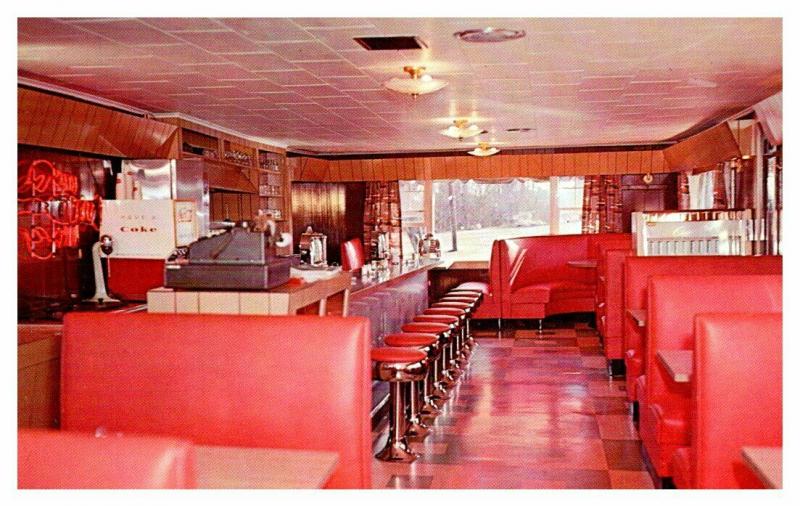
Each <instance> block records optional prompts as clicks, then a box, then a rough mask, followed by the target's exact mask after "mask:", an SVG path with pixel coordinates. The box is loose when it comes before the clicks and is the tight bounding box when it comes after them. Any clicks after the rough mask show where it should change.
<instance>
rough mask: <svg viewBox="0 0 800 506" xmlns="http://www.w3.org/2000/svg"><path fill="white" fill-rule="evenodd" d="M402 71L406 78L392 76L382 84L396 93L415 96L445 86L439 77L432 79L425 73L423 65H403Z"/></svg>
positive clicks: (445, 82) (444, 82)
mask: <svg viewBox="0 0 800 506" xmlns="http://www.w3.org/2000/svg"><path fill="white" fill-rule="evenodd" d="M403 72H405V73H407V74H408V75H409V77H408V78H399V77H393V78H391V79H389V80H388V81H386V82H385V83H383V85H384V86H385V87H386V88H388V89H390V90H392V91H396V92H398V93H405V94H406V95H411V96H412V97H413V98H417V97H418V96H420V95H425V94H426V93H433V92H434V91H439V90H441V89H442V88H444V87H445V86H447V81H443V80H441V79H434V78H433V77H431V76H430V75H429V74H426V73H425V67H411V66H406V67H403Z"/></svg>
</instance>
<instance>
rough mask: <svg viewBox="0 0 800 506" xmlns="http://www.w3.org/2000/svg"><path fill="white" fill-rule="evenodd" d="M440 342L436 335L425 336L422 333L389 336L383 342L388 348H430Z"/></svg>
mask: <svg viewBox="0 0 800 506" xmlns="http://www.w3.org/2000/svg"><path fill="white" fill-rule="evenodd" d="M438 341H439V339H438V338H437V337H436V334H423V333H421V332H403V333H399V334H389V335H387V336H386V337H384V338H383V342H384V343H386V345H387V346H430V345H432V344H435V343H437V342H438ZM378 349H379V348H378Z"/></svg>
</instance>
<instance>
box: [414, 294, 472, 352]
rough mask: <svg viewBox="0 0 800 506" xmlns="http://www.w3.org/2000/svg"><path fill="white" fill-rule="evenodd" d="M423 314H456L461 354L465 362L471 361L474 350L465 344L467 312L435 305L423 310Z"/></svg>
mask: <svg viewBox="0 0 800 506" xmlns="http://www.w3.org/2000/svg"><path fill="white" fill-rule="evenodd" d="M422 314H423V315H447V316H455V317H456V318H458V319H459V335H458V338H459V341H460V343H459V346H458V348H459V350H461V351H460V353H459V356H460V357H461V358H462V360H463V362H464V364H465V365H466V364H468V363H469V357H470V355H471V354H472V351H471V350H470V349H469V348H467V347H466V346H464V345H465V337H464V336H465V334H466V329H467V322H468V320H467V313H466V311H464V310H463V309H457V308H451V307H435V308H428V309H426V310H425V311H423V312H422Z"/></svg>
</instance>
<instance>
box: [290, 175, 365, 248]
mask: <svg viewBox="0 0 800 506" xmlns="http://www.w3.org/2000/svg"><path fill="white" fill-rule="evenodd" d="M365 195H366V185H365V184H364V183H293V184H292V222H293V223H294V234H293V237H294V244H295V251H297V246H296V245H297V244H299V242H300V234H301V233H302V232H304V231H305V229H306V227H307V226H308V225H311V226H312V227H313V228H314V231H316V232H322V233H323V234H325V235H326V236H327V242H328V263H333V262H336V263H341V254H340V250H339V248H340V246H341V244H342V243H343V242H344V241H347V240H349V239H352V238H354V237H361V235H362V232H363V226H364V197H365Z"/></svg>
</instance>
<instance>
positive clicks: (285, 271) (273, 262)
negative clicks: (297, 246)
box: [164, 227, 292, 290]
mask: <svg viewBox="0 0 800 506" xmlns="http://www.w3.org/2000/svg"><path fill="white" fill-rule="evenodd" d="M291 265H292V257H282V256H277V255H276V254H275V237H274V236H273V235H271V234H270V233H269V231H267V232H262V231H250V230H248V229H247V228H244V227H234V228H231V229H229V230H227V231H225V232H223V233H221V234H218V235H215V236H213V237H203V238H200V239H199V240H197V241H195V242H193V243H191V244H189V245H188V246H185V247H182V248H177V249H176V250H175V251H174V252H173V253H172V255H170V256H169V258H167V262H166V264H165V267H164V286H166V287H167V288H183V289H217V290H267V289H270V288H274V287H276V286H279V285H282V284H284V283H286V282H287V281H289V271H290V269H291Z"/></svg>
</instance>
